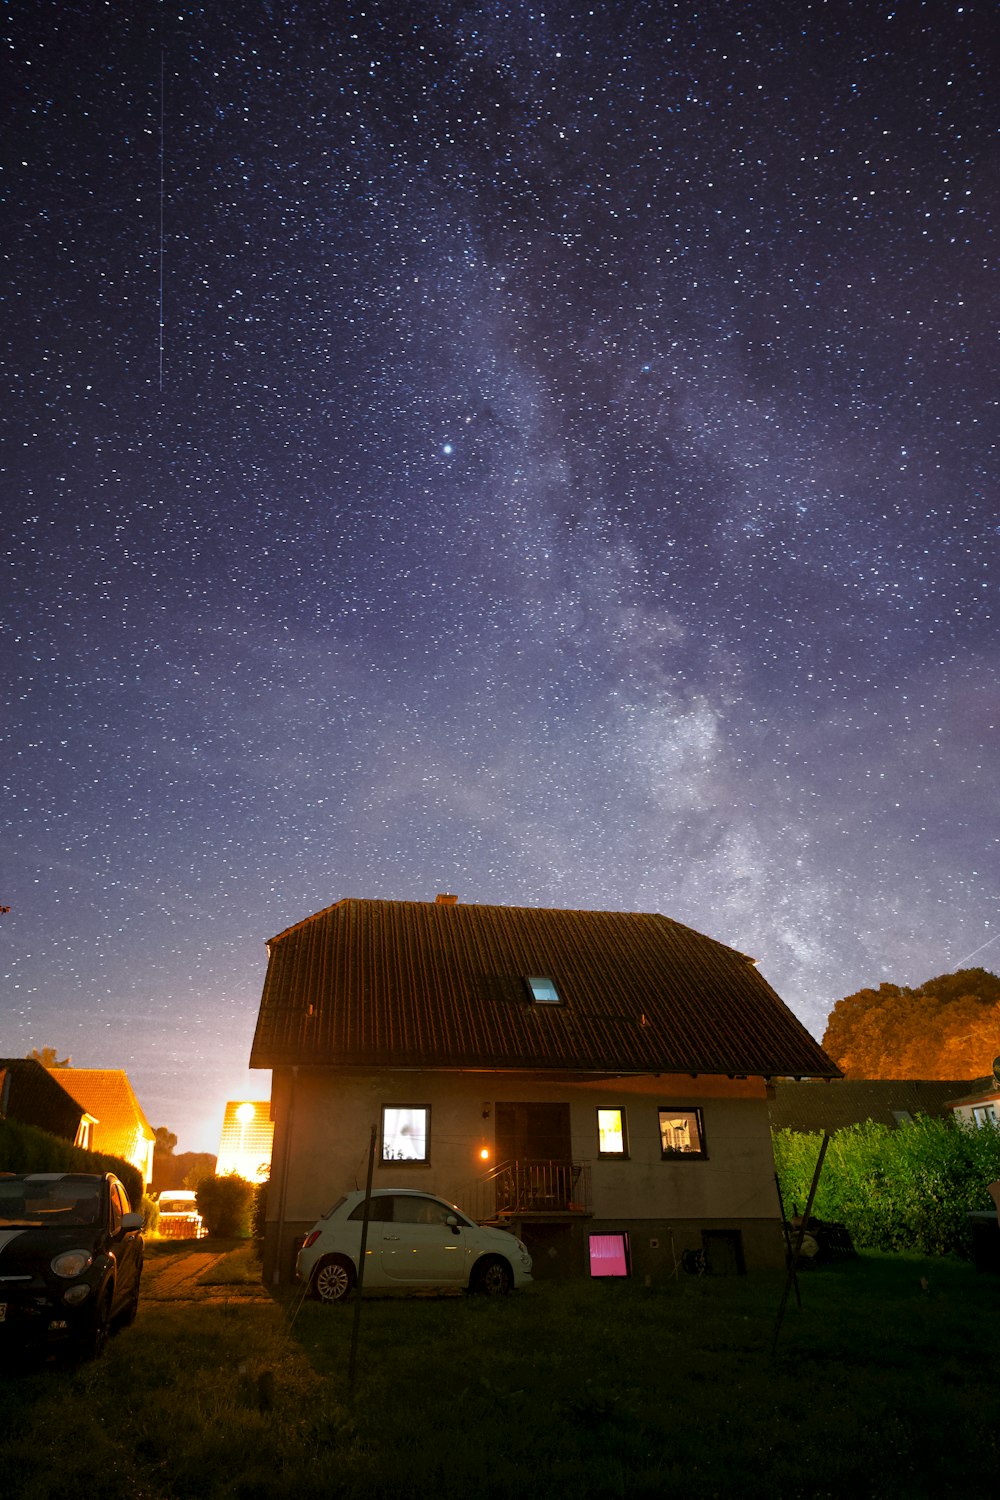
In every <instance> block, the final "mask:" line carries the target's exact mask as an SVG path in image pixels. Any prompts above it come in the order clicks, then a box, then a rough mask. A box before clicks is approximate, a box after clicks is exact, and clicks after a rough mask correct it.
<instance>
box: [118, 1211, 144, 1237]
mask: <svg viewBox="0 0 1000 1500" xmlns="http://www.w3.org/2000/svg"><path fill="white" fill-rule="evenodd" d="M141 1228H142V1214H122V1230H123V1231H124V1233H125V1234H131V1233H133V1231H134V1230H136V1229H141Z"/></svg>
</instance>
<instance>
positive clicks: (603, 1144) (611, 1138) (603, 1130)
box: [597, 1109, 628, 1157]
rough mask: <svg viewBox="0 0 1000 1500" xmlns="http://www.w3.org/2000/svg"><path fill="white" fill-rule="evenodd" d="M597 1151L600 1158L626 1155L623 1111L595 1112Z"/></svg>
mask: <svg viewBox="0 0 1000 1500" xmlns="http://www.w3.org/2000/svg"><path fill="white" fill-rule="evenodd" d="M597 1150H598V1155H600V1156H618V1157H622V1156H627V1155H628V1142H627V1140H626V1137H625V1111H624V1110H623V1109H599V1110H598V1111H597Z"/></svg>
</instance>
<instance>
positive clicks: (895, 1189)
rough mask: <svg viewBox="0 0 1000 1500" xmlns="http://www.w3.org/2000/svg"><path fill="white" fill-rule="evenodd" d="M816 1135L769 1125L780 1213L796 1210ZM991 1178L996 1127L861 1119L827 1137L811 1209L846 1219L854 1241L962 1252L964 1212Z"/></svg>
mask: <svg viewBox="0 0 1000 1500" xmlns="http://www.w3.org/2000/svg"><path fill="white" fill-rule="evenodd" d="M821 1141H822V1136H821V1135H820V1134H818V1133H815V1134H801V1133H799V1132H796V1131H792V1130H777V1131H775V1132H774V1160H775V1166H776V1168H777V1172H778V1181H779V1183H780V1185H781V1195H782V1199H783V1201H784V1204H785V1211H786V1212H787V1213H790V1212H791V1210H792V1205H793V1204H794V1205H796V1206H797V1207H798V1208H799V1209H803V1208H804V1207H805V1204H806V1199H807V1198H808V1196H809V1186H810V1183H811V1181H812V1176H813V1172H814V1170H815V1167H816V1160H817V1157H818V1155H819V1148H820V1143H821ZM997 1178H1000V1130H997V1129H996V1128H990V1127H988V1126H987V1127H985V1128H983V1129H982V1130H969V1129H963V1128H962V1127H960V1126H958V1125H956V1124H954V1123H953V1122H952V1121H950V1120H939V1119H931V1118H930V1117H929V1116H927V1115H918V1116H917V1118H916V1120H914V1122H913V1123H912V1124H911V1125H902V1126H900V1127H898V1128H897V1129H891V1128H890V1127H889V1126H887V1125H877V1124H875V1122H874V1121H872V1120H867V1121H866V1122H865V1123H864V1124H863V1125H849V1126H847V1127H846V1128H845V1129H843V1130H838V1131H836V1132H835V1134H834V1135H833V1136H832V1137H831V1139H830V1145H829V1147H828V1149H827V1153H826V1158H825V1161H824V1164H823V1172H822V1176H821V1177H820V1182H819V1186H818V1188H817V1192H816V1198H815V1200H814V1203H813V1213H814V1214H815V1216H816V1217H817V1218H818V1219H832V1220H834V1221H839V1222H841V1223H844V1224H846V1225H847V1227H848V1229H849V1230H850V1232H851V1237H852V1239H853V1240H854V1242H855V1244H857V1245H859V1246H862V1247H865V1248H868V1249H873V1250H890V1251H895V1250H915V1251H918V1252H919V1253H920V1254H923V1255H962V1256H968V1255H969V1254H970V1253H971V1228H970V1223H969V1217H968V1216H969V1214H970V1212H974V1211H976V1210H982V1209H987V1208H989V1207H990V1198H989V1195H988V1193H987V1191H986V1189H987V1186H988V1185H989V1183H991V1182H994V1181H995V1180H996V1179H997Z"/></svg>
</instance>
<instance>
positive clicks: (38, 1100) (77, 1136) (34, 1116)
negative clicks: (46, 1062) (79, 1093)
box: [0, 1057, 91, 1146]
mask: <svg viewBox="0 0 1000 1500" xmlns="http://www.w3.org/2000/svg"><path fill="white" fill-rule="evenodd" d="M0 1120H16V1121H17V1122H18V1124H20V1125H33V1126H34V1127H35V1128H36V1130H44V1131H47V1132H48V1134H49V1135H55V1136H59V1137H61V1138H62V1139H63V1140H65V1141H72V1142H73V1144H74V1145H77V1146H82V1145H85V1144H86V1140H87V1133H88V1128H89V1125H90V1123H91V1121H90V1116H89V1115H88V1114H87V1113H86V1111H85V1110H84V1109H83V1107H82V1106H81V1105H80V1104H78V1103H77V1101H76V1100H75V1099H74V1098H73V1096H72V1095H71V1094H69V1093H67V1091H66V1090H65V1089H64V1088H63V1087H62V1085H61V1084H60V1083H59V1082H58V1081H57V1079H55V1078H53V1076H52V1074H51V1073H50V1072H49V1070H48V1068H45V1067H43V1066H42V1064H41V1063H40V1062H37V1061H36V1060H35V1059H34V1058H33V1057H0Z"/></svg>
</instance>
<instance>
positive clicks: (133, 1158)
mask: <svg viewBox="0 0 1000 1500" xmlns="http://www.w3.org/2000/svg"><path fill="white" fill-rule="evenodd" d="M49 1071H50V1073H51V1075H52V1077H53V1078H54V1079H55V1080H56V1082H57V1083H58V1084H61V1085H62V1087H63V1088H64V1089H65V1090H66V1092H67V1093H68V1094H71V1095H72V1097H73V1098H74V1099H75V1100H76V1101H77V1103H78V1104H79V1105H80V1106H81V1108H82V1109H83V1110H85V1111H86V1112H87V1114H88V1115H89V1117H90V1126H89V1132H88V1138H87V1139H85V1140H78V1142H77V1144H78V1145H81V1146H85V1147H86V1148H87V1150H88V1151H99V1152H101V1153H103V1154H104V1155H107V1156H116V1157H117V1158H118V1159H119V1161H127V1162H129V1163H130V1165H131V1166H133V1167H135V1168H136V1170H137V1171H138V1172H141V1174H142V1186H143V1191H145V1190H146V1189H147V1188H148V1187H149V1184H150V1181H151V1179H152V1175H153V1146H154V1144H155V1141H156V1135H155V1132H154V1130H153V1127H152V1126H151V1125H150V1123H149V1121H148V1120H147V1119H146V1116H145V1115H144V1114H143V1112H142V1109H141V1108H140V1105H139V1101H138V1099H137V1098H136V1097H135V1093H134V1091H133V1088H132V1085H131V1084H130V1083H129V1081H128V1078H127V1076H126V1075H125V1073H123V1072H122V1070H121V1069H120V1068H51V1069H50V1070H49Z"/></svg>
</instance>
